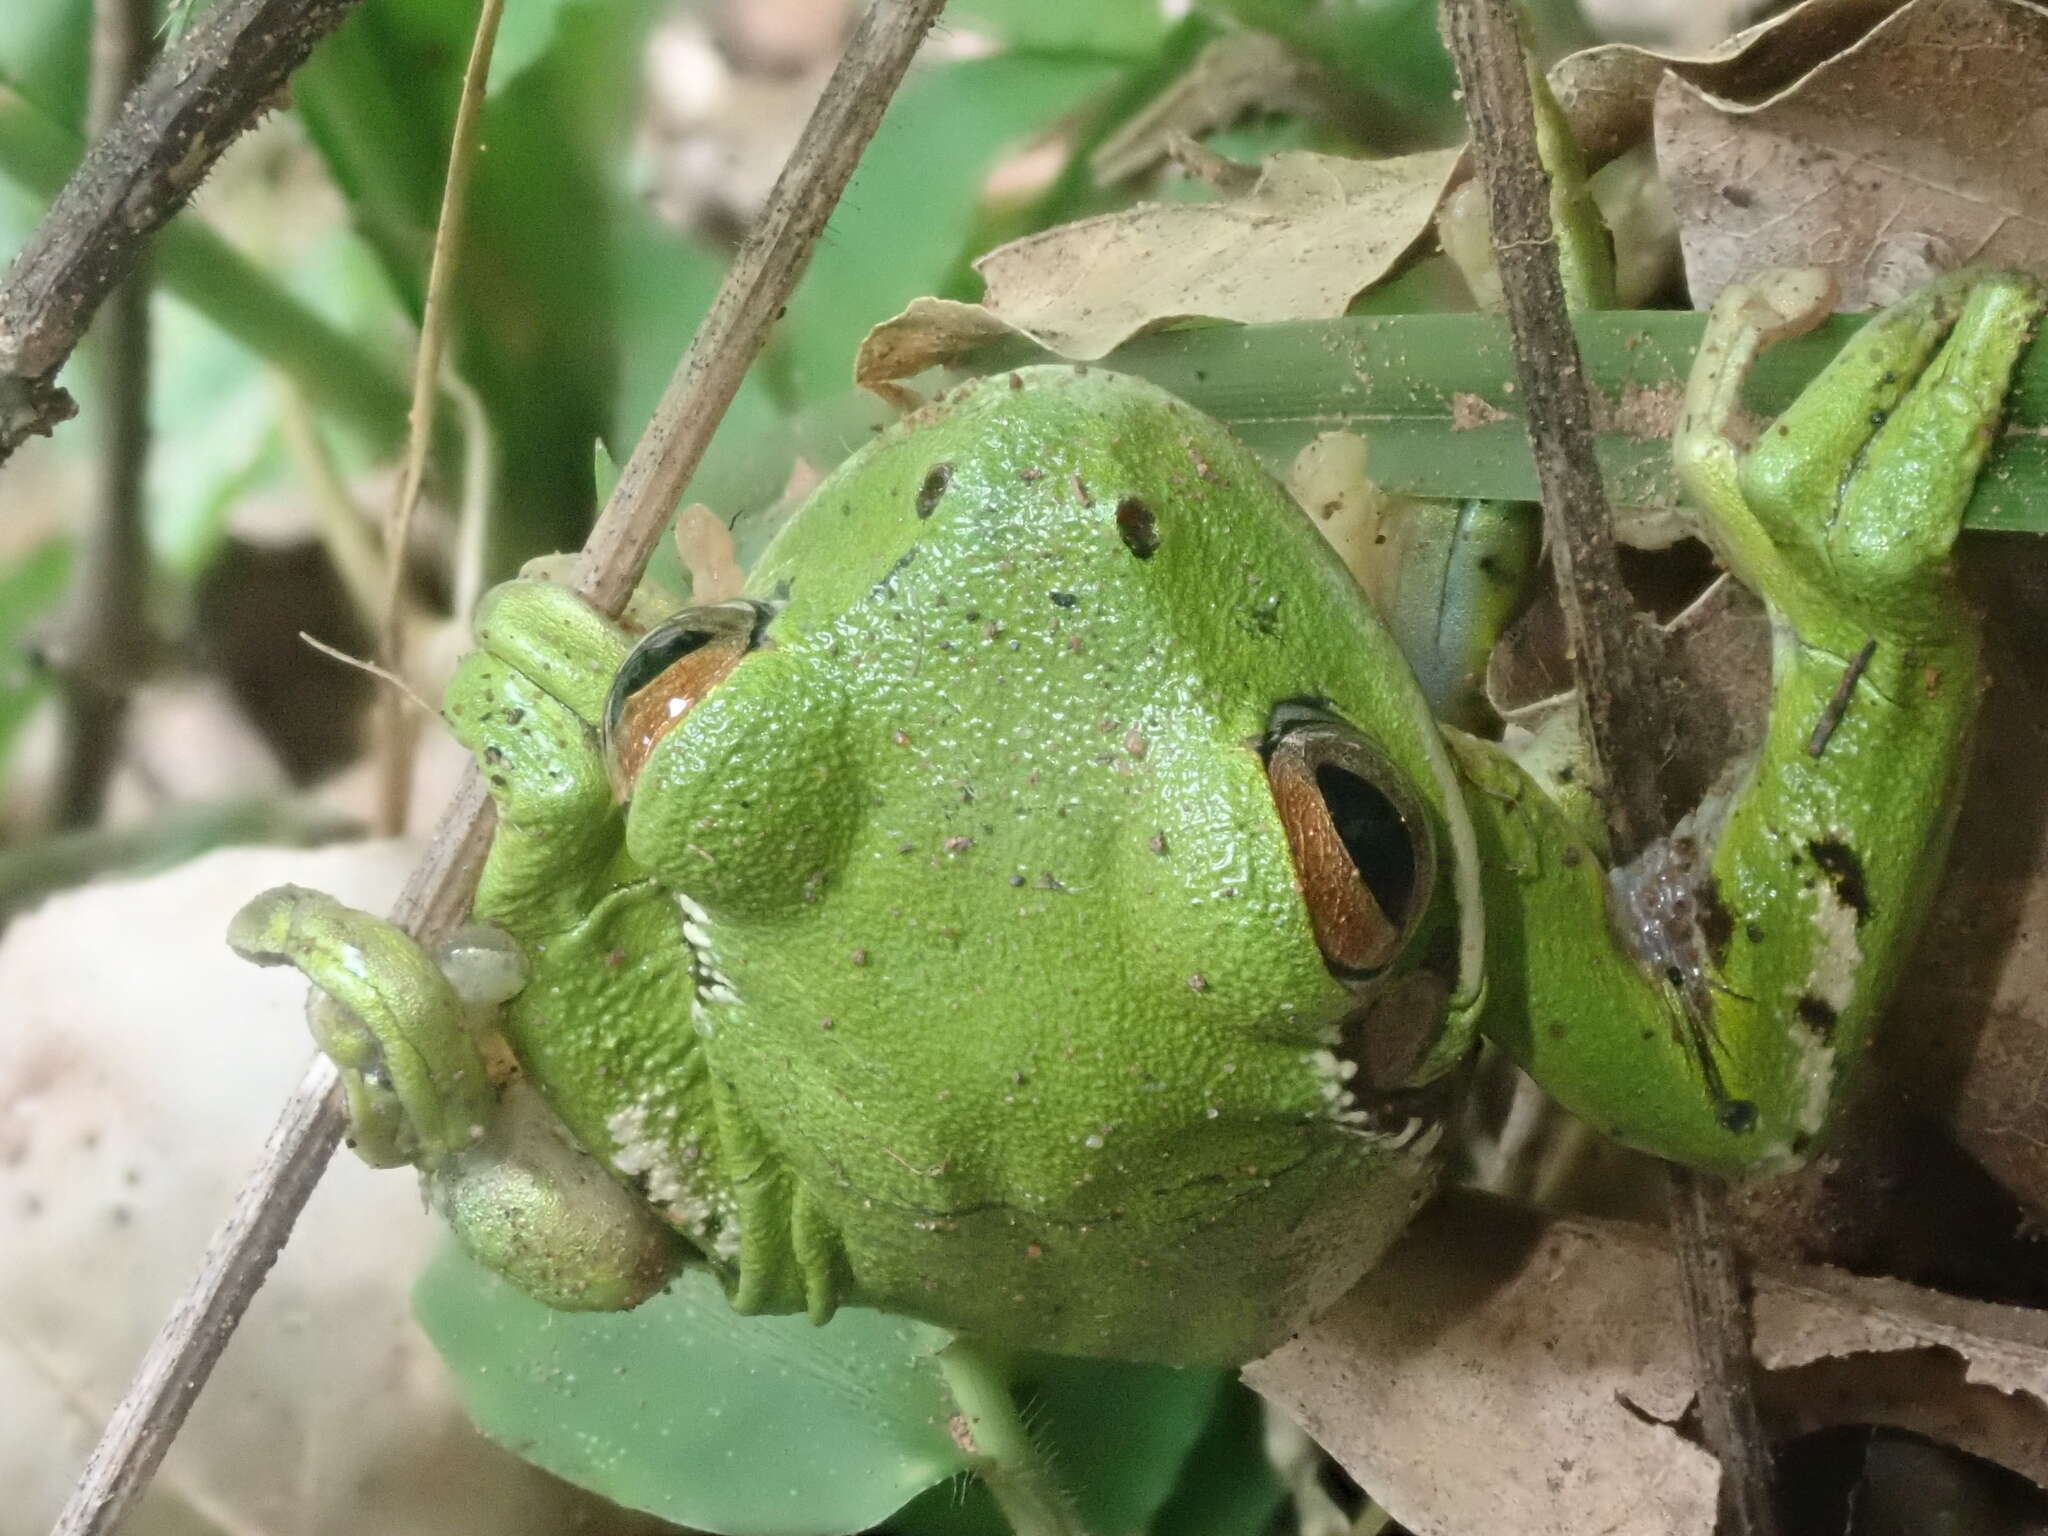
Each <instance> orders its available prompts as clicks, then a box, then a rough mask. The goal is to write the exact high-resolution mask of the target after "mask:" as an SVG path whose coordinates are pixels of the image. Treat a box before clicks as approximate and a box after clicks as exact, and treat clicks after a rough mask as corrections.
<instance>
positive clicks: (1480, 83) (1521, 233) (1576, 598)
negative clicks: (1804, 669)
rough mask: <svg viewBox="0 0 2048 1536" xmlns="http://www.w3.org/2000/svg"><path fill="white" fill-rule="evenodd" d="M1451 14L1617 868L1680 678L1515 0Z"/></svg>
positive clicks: (1740, 1506) (1711, 1380)
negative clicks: (1660, 619)
mask: <svg viewBox="0 0 2048 1536" xmlns="http://www.w3.org/2000/svg"><path fill="white" fill-rule="evenodd" d="M1442 15H1443V30H1444V37H1445V40H1446V41H1447V42H1448V43H1449V45H1450V50H1451V57H1452V59H1453V60H1454V61H1455V63H1456V65H1457V69H1458V79H1459V83H1460V84H1461V85H1462V86H1463V87H1464V91H1465V111H1466V116H1467V118H1468V119H1469V121H1470V123H1471V127H1472V150H1473V159H1474V163H1475V164H1476V166H1477V168H1478V172H1479V176H1480V178H1481V180H1482V181H1483V182H1484V184H1485V188H1486V199H1487V208H1488V212H1489V214H1490V216H1491V219H1492V224H1493V245H1494V254H1495V260H1496V262H1497V263H1498V265H1499V268H1500V277H1501V287H1502V296H1503V298H1504V299H1505V301H1506V308H1507V313H1508V323H1509V326H1510V328H1511V330H1512V331H1513V333H1514V338H1515V362H1516V372H1517V377H1518V378H1519V380H1520V383H1521V388H1522V390H1523V394H1524V399H1525V400H1526V401H1527V410H1528V413H1529V414H1528V419H1529V439H1530V446H1531V448H1532V449H1533V450H1534V455H1535V460H1536V473H1537V479H1538V483H1539V484H1540V485H1541V486H1542V491H1543V507H1544V526H1545V529H1546V531H1547V533H1548V536H1549V544H1550V551H1551V558H1552V560H1553V562H1554V563H1555V566H1556V571H1557V584H1558V596H1559V598H1560V600H1561V602H1562V605H1563V608H1564V613H1565V626H1566V633H1567V635H1568V638H1569V640H1570V644H1571V649H1572V666H1573V672H1574V674H1575V677H1576V680H1577V683H1578V691H1579V699H1580V705H1581V708H1582V709H1583V711H1584V714H1585V720H1586V726H1587V731H1588V734H1589V737H1590V740H1591V743H1592V747H1593V753H1594V756H1595V758H1596V760H1597V761H1598V763H1599V765H1600V773H1601V778H1602V782H1603V784H1604V785H1605V789H1606V796H1605V809H1606V813H1607V825H1608V832H1609V837H1610V840H1611V841H1612V843H1613V856H1614V858H1615V861H1616V862H1617V863H1619V862H1623V861H1626V860H1627V859H1629V858H1632V857H1633V856H1634V855H1635V854H1636V853H1638V852H1640V851H1641V850H1642V849H1643V847H1644V846H1645V845H1646V844H1648V843H1649V842H1651V841H1652V840H1654V839H1655V838H1657V837H1660V836H1662V835H1663V834H1665V833H1666V832H1667V831H1669V826H1670V817H1669V811H1668V809H1667V805H1666V796H1665V792H1664V789H1663V786H1662V785H1660V783H1659V769H1660V767H1661V766H1662V765H1663V764H1664V763H1666V762H1667V761H1669V760H1671V759H1672V757H1673V756H1674V755H1675V754H1674V753H1673V751H1672V746H1673V744H1674V743H1675V741H1676V739H1677V736H1676V730H1675V711H1674V710H1673V708H1672V703H1673V682H1672V679H1671V677H1670V674H1669V672H1668V670H1667V669H1666V667H1665V666H1664V664H1663V662H1662V659H1661V655H1660V652H1659V650H1658V649H1657V647H1656V644H1655V641H1654V639H1653V637H1652V632H1651V630H1650V629H1649V628H1648V626H1647V625H1646V624H1644V623H1643V622H1642V621H1641V619H1640V618H1639V616H1638V615H1637V613H1636V610H1635V605H1634V603H1633V601H1632V600H1631V599H1630V597H1629V595H1628V592H1627V590H1626V589H1625V588H1624V587H1623V585H1622V581H1621V567H1620V563H1619V561H1618V559H1617V557H1616V551H1615V544H1614V534H1613V523H1612V520H1611V516H1610V513H1609V509H1608V504H1607V493H1606V489H1605V486H1604V485H1603V484H1602V482H1601V478H1600V469H1599V464H1598V461H1597V460H1596V458H1595V456H1594V451H1593V443H1594V438H1593V424H1592V408H1591V402H1590V401H1589V399H1588V397H1587V392H1586V382H1585V376H1584V373H1583V370H1582V368H1581V364H1580V359H1579V349H1578V342H1577V339H1576V338H1575V337H1574V336H1573V334H1572V328H1571V321H1570V318H1569V316H1568V315H1567V313H1566V308H1565V296H1564V285H1563V282H1562V280H1561V278H1560V276H1559V273H1558V265H1557V244H1556V240H1555V238H1554V236H1553V231H1552V228H1551V222H1550V179H1549V177H1548V176H1547V175H1546V174H1545V172H1544V169H1543V165H1542V161H1541V158H1540V156H1539V154H1538V151H1537V143H1536V123H1535V115H1534V104H1533V102H1532V100H1531V97H1530V92H1529V82H1528V75H1527V68H1528V65H1527V62H1526V56H1525V54H1524V51H1523V46H1522V39H1521V35H1520V31H1519V29H1518V27H1517V24H1516V18H1515V15H1514V12H1513V11H1512V9H1511V0H1443V7H1442ZM1671 1191H1672V1202H1673V1207H1674V1222H1673V1234H1674V1236H1675V1238H1676V1240H1677V1246H1678V1259H1679V1268H1680V1271H1681V1274H1682V1276H1683V1290H1684V1293H1685V1302H1686V1322H1687V1327H1688V1330H1689V1331H1690V1333H1691V1337H1692V1341H1693V1358H1694V1362H1695V1365H1696V1369H1697V1375H1698V1382H1699V1394H1700V1420H1701V1424H1702V1427H1703V1428H1704V1430H1705V1432H1706V1438H1707V1443H1708V1448H1709V1449H1711V1450H1712V1451H1713V1453H1714V1455H1715V1456H1716V1457H1717V1458H1718V1459H1719V1461H1720V1463H1721V1500H1720V1502H1721V1516H1722V1529H1723V1531H1724V1532H1725V1533H1726V1536H1773V1533H1775V1531H1776V1530H1777V1521H1776V1518H1775V1515H1774V1512H1773V1510H1772V1505H1771V1492H1770V1452H1769V1446H1768V1443H1767V1442H1766V1441H1765V1439H1764V1437H1763V1431H1762V1423H1761V1420H1760V1418H1759V1416H1758V1413H1757V1408H1756V1393H1755V1381H1754V1364H1753V1357H1752V1354H1751V1350H1750V1333H1751V1329H1750V1316H1749V1300H1748V1292H1747V1290H1746V1288H1745V1287H1744V1285H1743V1270H1742V1263H1741V1259H1740V1257H1739V1255H1737V1253H1736V1252H1735V1249H1734V1245H1733V1244H1732V1242H1731V1241H1730V1240H1729V1237H1728V1231H1727V1224H1726V1221H1725V1219H1724V1218H1723V1213H1722V1209H1721V1202H1720V1199H1719V1187H1718V1181H1716V1180H1713V1179H1710V1178H1708V1177H1707V1176H1705V1175H1701V1174H1695V1173H1692V1172H1690V1171H1688V1170H1684V1169H1679V1168H1675V1167H1674V1168H1673V1169H1672V1170H1671Z"/></svg>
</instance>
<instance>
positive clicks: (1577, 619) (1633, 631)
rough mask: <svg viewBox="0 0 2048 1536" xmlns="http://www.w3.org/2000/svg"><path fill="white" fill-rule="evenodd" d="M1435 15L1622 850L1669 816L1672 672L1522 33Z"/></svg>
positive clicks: (1454, 4)
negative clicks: (1626, 529)
mask: <svg viewBox="0 0 2048 1536" xmlns="http://www.w3.org/2000/svg"><path fill="white" fill-rule="evenodd" d="M1443 25H1444V36H1445V40H1446V41H1447V42H1448V43H1449V44H1450V49H1451V57H1452V59H1453V60H1454V61H1455V62H1456V64H1457V67H1458V80H1459V83H1460V85H1462V86H1463V87H1464V92H1465V113H1466V116H1467V118H1468V119H1469V120H1470V123H1471V127H1472V155H1473V161H1474V163H1475V165H1476V166H1477V168H1478V172H1479V177H1480V180H1481V181H1482V182H1483V183H1484V185H1485V188H1486V203H1487V210H1488V213H1489V215H1490V217H1491V219H1492V225H1493V248H1494V258H1495V261H1496V263H1497V264H1498V266H1499V268H1500V279H1501V291H1502V297H1503V299H1504V300H1505V303H1506V309H1507V316H1508V327H1509V330H1510V331H1511V332H1512V334H1513V336H1514V341H1515V374H1516V378H1517V380H1518V381H1519V384H1520V388H1521V390H1522V396H1523V399H1524V400H1525V401H1526V406H1525V409H1526V410H1527V412H1528V422H1529V446H1530V448H1531V450H1532V452H1533V455H1534V458H1535V461H1536V482H1537V485H1538V486H1539V487H1540V488H1541V491H1542V496H1543V527H1544V534H1545V537H1546V539H1547V541H1548V543H1549V546H1550V557H1551V560H1552V562H1553V564H1554V566H1555V568H1556V572H1557V584H1558V595H1559V597H1560V598H1561V599H1562V601H1563V604H1564V613H1565V631H1566V637H1567V640H1568V641H1569V643H1570V646H1571V651H1572V663H1573V670H1574V671H1575V673H1576V674H1577V676H1578V680H1579V700H1580V707H1581V709H1583V710H1584V712H1585V719H1586V726H1587V730H1588V733H1589V736H1590V739H1591V741H1592V746H1593V755H1594V757H1595V758H1596V759H1597V760H1598V762H1599V764H1600V768H1601V778H1602V783H1603V785H1604V790H1605V793H1604V803H1605V806H1606V811H1607V823H1608V829H1609V832H1610V834H1611V836H1612V841H1613V845H1614V846H1613V849H1612V856H1613V860H1614V862H1615V863H1617V864H1620V863H1626V862H1627V861H1628V860H1629V859H1631V858H1633V857H1634V856H1635V855H1636V854H1637V853H1639V852H1640V851H1641V850H1642V848H1643V847H1644V845H1646V844H1647V843H1649V842H1651V841H1652V840H1654V839H1655V838H1657V837H1659V836H1661V835H1662V834H1663V833H1664V832H1666V831H1667V830H1669V826H1670V818H1669V816H1668V815H1667V813H1666V810H1665V796H1664V794H1663V792H1662V790H1661V789H1660V787H1659V784H1658V777H1657V776H1658V771H1659V768H1660V766H1661V765H1662V764H1663V763H1664V762H1665V761H1666V760H1668V759H1669V758H1670V757H1671V756H1672V752H1671V747H1672V745H1673V744H1674V743H1675V741H1676V739H1677V737H1676V732H1675V730H1674V729H1673V725H1672V715H1673V711H1672V709H1671V697H1672V694H1671V680H1670V678H1669V675H1668V673H1667V672H1666V670H1665V668H1664V665H1663V661H1662V657H1661V648H1660V646H1659V644H1658V641H1657V637H1656V632H1655V631H1654V630H1652V629H1651V628H1650V626H1649V625H1648V624H1647V623H1645V622H1644V621H1643V620H1642V618H1641V617H1640V615H1638V613H1637V612H1636V608H1635V603H1634V601H1633V599H1631V598H1630V596H1629V594H1628V589H1627V588H1626V587H1625V586H1624V585H1623V584H1622V580H1621V563H1620V560H1619V559H1618V558H1617V556H1616V553H1615V544H1614V523H1613V516H1612V513H1611V511H1610V510H1609V507H1608V504H1607V490H1606V487H1605V486H1604V485H1603V484H1602V482H1601V479H1600V463H1599V460H1598V458H1597V456H1596V455H1595V453H1594V441H1595V438H1594V433H1593V412H1592V406H1591V403H1590V401H1589V399H1588V397H1587V393H1586V379H1585V372H1584V369H1583V366H1582V364H1581V362H1580V359H1579V343H1578V338H1577V337H1576V336H1575V335H1574V334H1573V333H1572V327H1571V319H1570V317H1569V315H1568V314H1567V312H1566V307H1565V296H1564V284H1563V281H1562V279H1561V278H1560V277H1559V275H1558V270H1557V241H1556V239H1555V238H1554V237H1553V234H1552V231H1551V226H1550V178H1549V176H1548V175H1547V174H1546V173H1545V172H1544V169H1543V165H1542V162H1541V160H1540V159H1539V158H1538V155H1537V149H1536V131H1535V119H1534V108H1533V104H1532V102H1531V100H1530V95H1529V80H1528V75H1527V73H1526V71H1527V64H1526V62H1525V58H1524V55H1523V52H1522V45H1521V37H1520V33H1519V31H1518V30H1517V28H1516V24H1515V19H1514V16H1513V15H1512V13H1511V12H1510V10H1509V6H1508V0H1444V3H1443Z"/></svg>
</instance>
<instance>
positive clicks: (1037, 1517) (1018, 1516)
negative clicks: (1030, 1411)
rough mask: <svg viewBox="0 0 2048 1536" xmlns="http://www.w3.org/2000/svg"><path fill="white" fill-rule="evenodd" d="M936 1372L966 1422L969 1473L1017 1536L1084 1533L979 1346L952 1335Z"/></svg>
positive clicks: (999, 1375)
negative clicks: (993, 1499) (991, 1498)
mask: <svg viewBox="0 0 2048 1536" xmlns="http://www.w3.org/2000/svg"><path fill="white" fill-rule="evenodd" d="M939 1370H940V1372H941V1374H943V1375H944V1376H945V1378H946V1387H947V1389H948V1390H949V1391H951V1392H952V1394H953V1402H954V1403H955V1405H956V1406H957V1407H958V1408H959V1410H960V1416H961V1418H962V1419H963V1420H965V1422H966V1433H965V1435H964V1436H963V1438H964V1439H967V1440H969V1441H970V1442H971V1443H970V1444H969V1446H968V1454H969V1455H970V1456H971V1457H972V1458H973V1466H974V1471H975V1475H976V1476H978V1477H979V1478H980V1479H981V1480H982V1482H983V1483H985V1484H987V1485H988V1491H989V1493H990V1494H992V1495H993V1496H994V1498H995V1501H996V1507H997V1508H998V1509H1000V1510H1002V1512H1003V1518H1004V1519H1006V1520H1008V1521H1009V1522H1010V1529H1011V1530H1013V1531H1015V1532H1016V1533H1017V1536H1087V1533H1086V1529H1085V1527H1083V1526H1082V1524H1081V1520H1080V1517H1079V1516H1078V1515H1077V1514H1076V1513H1075V1512H1074V1507H1073V1505H1072V1504H1070V1503H1069V1502H1068V1500H1067V1497H1066V1495H1065V1494H1063V1493H1061V1492H1060V1489H1059V1485H1058V1484H1057V1483H1055V1482H1054V1481H1053V1477H1052V1471H1051V1469H1050V1468H1049V1467H1047V1466H1046V1464H1045V1458H1044V1457H1043V1456H1042V1455H1040V1454H1039V1450H1038V1447H1037V1445H1035V1444H1034V1443H1033V1442H1032V1439H1031V1432H1030V1430H1028V1429H1026V1428H1025V1427H1024V1421H1023V1419H1021V1418H1020V1417H1018V1414H1017V1403H1016V1400H1015V1399H1014V1398H1012V1397H1011V1396H1010V1384H1009V1382H1008V1381H1007V1380H1006V1379H1005V1375H1004V1372H1003V1370H1002V1368H1001V1366H1000V1365H999V1364H998V1363H997V1362H996V1360H995V1358H994V1357H993V1356H992V1355H990V1354H989V1353H988V1352H987V1351H986V1350H985V1349H983V1348H982V1347H981V1346H979V1345H976V1344H971V1343H969V1342H967V1341H966V1340H965V1339H957V1338H956V1339H955V1340H954V1341H953V1342H952V1343H951V1344H948V1345H947V1346H946V1347H945V1348H944V1349H942V1350H940V1351H939Z"/></svg>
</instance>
